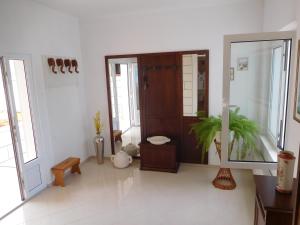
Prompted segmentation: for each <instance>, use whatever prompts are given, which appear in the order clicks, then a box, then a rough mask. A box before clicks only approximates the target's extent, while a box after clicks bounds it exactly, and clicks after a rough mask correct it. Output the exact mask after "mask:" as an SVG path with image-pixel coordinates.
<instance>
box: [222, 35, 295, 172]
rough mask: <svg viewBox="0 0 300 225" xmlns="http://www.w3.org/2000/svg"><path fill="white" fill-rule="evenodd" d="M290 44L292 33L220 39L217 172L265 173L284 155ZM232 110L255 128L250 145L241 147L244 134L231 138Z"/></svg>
mask: <svg viewBox="0 0 300 225" xmlns="http://www.w3.org/2000/svg"><path fill="white" fill-rule="evenodd" d="M294 38H295V33H294V32H275V33H259V34H244V35H243V34H242V35H228V36H225V38H224V79H223V114H222V140H221V144H222V145H221V146H222V157H221V158H222V164H223V166H227V167H237V168H265V169H267V168H268V169H271V168H273V167H275V166H276V164H275V163H276V162H277V152H278V150H279V149H283V150H284V143H285V126H286V115H287V112H286V111H287V102H288V89H289V88H288V84H289V82H288V81H289V76H290V64H291V62H290V54H291V52H292V47H294V46H293V45H292V44H293V43H295V42H294ZM231 74H234V76H230V75H231ZM234 109H238V114H239V115H241V116H243V117H244V118H246V119H247V120H248V121H250V122H251V123H252V124H253V126H255V127H256V128H257V129H254V130H255V132H254V135H253V137H252V136H251V138H252V139H251V142H252V143H251V145H247V142H246V141H244V138H245V137H246V138H247V135H248V134H247V135H245V136H239V137H238V138H236V136H235V135H234V130H233V128H234V126H232V124H229V123H230V122H232V121H233V120H232V119H231V118H230V117H232V118H235V117H234V116H235V115H234V114H232V112H233V110H234ZM240 123H242V122H240ZM243 126H244V125H243ZM245 126H246V124H245ZM240 130H245V129H244V128H242V129H240ZM248 136H249V135H248ZM245 143H246V144H245ZM248 143H249V142H248Z"/></svg>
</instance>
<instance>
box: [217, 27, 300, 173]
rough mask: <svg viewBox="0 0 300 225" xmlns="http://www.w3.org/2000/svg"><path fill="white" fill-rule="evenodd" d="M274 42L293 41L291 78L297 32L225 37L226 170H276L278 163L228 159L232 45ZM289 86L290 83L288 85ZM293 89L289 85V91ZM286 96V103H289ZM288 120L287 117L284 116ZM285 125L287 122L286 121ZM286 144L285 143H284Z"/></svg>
mask: <svg viewBox="0 0 300 225" xmlns="http://www.w3.org/2000/svg"><path fill="white" fill-rule="evenodd" d="M272 40H291V42H292V43H291V45H292V46H291V52H290V56H291V57H290V65H289V66H290V67H289V68H288V70H287V71H289V77H288V79H287V80H291V76H292V75H293V74H294V58H295V49H296V48H295V47H296V32H294V31H286V32H268V33H253V34H237V35H225V36H224V53H223V57H224V58H223V104H222V109H223V112H222V136H221V143H222V144H221V166H222V167H226V168H241V169H263V170H268V169H276V167H277V163H276V162H274V163H270V162H238V161H229V159H228V136H229V104H230V102H229V100H230V67H231V57H230V55H231V43H235V42H253V41H272ZM287 84H288V83H287ZM290 88H292V87H291V84H289V89H290ZM287 97H288V96H286V100H285V101H286V103H287V102H288V101H287ZM283 117H284V118H286V115H284V116H283ZM284 123H285V121H284ZM283 144H284V143H283Z"/></svg>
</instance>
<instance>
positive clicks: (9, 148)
mask: <svg viewBox="0 0 300 225" xmlns="http://www.w3.org/2000/svg"><path fill="white" fill-rule="evenodd" d="M5 76H6V74H5V70H4V64H3V59H2V58H0V179H1V181H3V182H1V185H0V199H1V201H0V218H1V217H3V216H4V215H5V214H7V213H8V212H10V211H11V210H13V209H14V208H15V207H16V206H18V205H19V204H20V203H21V202H22V201H23V200H24V199H25V198H24V192H23V187H22V182H21V176H20V167H19V162H18V154H17V152H16V142H15V141H14V136H13V127H12V126H11V124H12V123H11V120H12V118H11V116H10V115H11V113H10V112H9V110H10V107H9V103H10V102H9V98H8V95H7V94H6V93H7V86H6V84H5V82H4V80H5Z"/></svg>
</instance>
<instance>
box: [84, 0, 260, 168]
mask: <svg viewBox="0 0 300 225" xmlns="http://www.w3.org/2000/svg"><path fill="white" fill-rule="evenodd" d="M262 4H263V2H262V1H260V0H255V1H253V0H252V1H247V2H245V1H244V2H242V3H235V4H232V5H224V6H216V7H209V6H207V7H202V8H193V9H184V10H181V11H165V12H156V13H144V14H142V15H138V14H136V15H126V16H120V17H111V18H106V19H102V20H99V21H92V22H91V21H90V22H81V24H80V28H81V32H80V33H81V40H82V49H83V59H84V64H85V72H86V74H87V76H86V85H87V104H88V117H89V118H91V117H92V115H93V114H94V113H95V112H96V111H97V110H98V109H100V111H101V113H102V116H103V120H104V123H105V124H104V125H105V130H104V137H105V139H106V144H105V153H106V155H108V154H110V152H111V149H110V141H109V140H110V139H109V138H110V137H109V122H108V107H107V93H106V79H105V67H104V66H105V65H104V56H105V55H111V54H126V53H143V52H161V51H176V50H190V49H209V50H210V92H209V98H210V99H209V101H210V105H209V111H210V114H214V115H217V114H220V113H221V106H222V65H223V63H222V62H223V36H224V34H234V33H249V32H259V31H261V30H262V23H261V21H262V11H263V5H262ZM92 126H93V124H92V121H90V123H89V127H90V129H89V130H92ZM91 135H92V133H90V134H89V136H91ZM211 154H212V156H216V155H215V152H213V151H211ZM213 158H214V157H211V159H213ZM210 162H211V163H217V162H218V159H216V160H215V161H213V160H211V161H210Z"/></svg>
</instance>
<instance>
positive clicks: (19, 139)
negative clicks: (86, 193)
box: [2, 57, 45, 200]
mask: <svg viewBox="0 0 300 225" xmlns="http://www.w3.org/2000/svg"><path fill="white" fill-rule="evenodd" d="M2 65H3V71H4V74H5V76H3V77H4V79H3V83H4V87H5V90H6V92H5V95H6V98H7V107H8V108H9V110H8V114H9V118H10V120H9V125H10V127H12V129H11V130H12V135H11V136H12V139H13V143H15V145H14V152H15V160H16V162H17V167H18V168H19V180H20V181H21V192H23V200H24V199H27V198H30V197H32V196H33V195H34V194H36V193H37V192H39V191H40V190H41V189H43V188H44V187H45V184H44V183H43V179H42V174H41V159H40V156H39V152H38V151H37V139H36V127H35V124H36V123H35V121H36V120H34V118H35V117H34V116H33V110H32V103H33V95H31V93H32V90H33V85H32V83H33V82H32V80H31V77H30V61H29V59H28V58H27V57H3V58H2Z"/></svg>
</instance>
